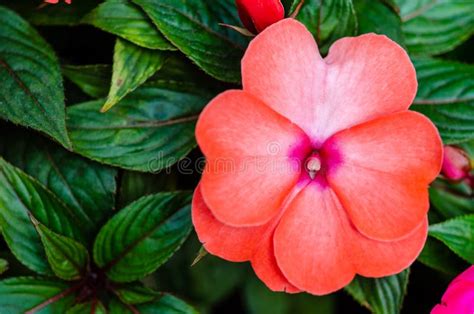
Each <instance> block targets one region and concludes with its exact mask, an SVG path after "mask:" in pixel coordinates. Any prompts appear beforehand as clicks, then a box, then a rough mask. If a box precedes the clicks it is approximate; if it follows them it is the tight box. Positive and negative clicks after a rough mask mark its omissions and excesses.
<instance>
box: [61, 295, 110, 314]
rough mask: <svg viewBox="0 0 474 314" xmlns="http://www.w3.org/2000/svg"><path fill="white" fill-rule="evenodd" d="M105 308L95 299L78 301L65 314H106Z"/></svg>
mask: <svg viewBox="0 0 474 314" xmlns="http://www.w3.org/2000/svg"><path fill="white" fill-rule="evenodd" d="M107 313H108V312H107V309H106V308H105V306H104V305H103V304H102V302H100V301H99V300H97V299H94V300H92V301H90V302H87V303H79V304H76V305H74V306H73V307H72V308H70V309H69V310H68V311H67V312H66V314H107Z"/></svg>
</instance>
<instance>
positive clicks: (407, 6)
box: [396, 0, 474, 55]
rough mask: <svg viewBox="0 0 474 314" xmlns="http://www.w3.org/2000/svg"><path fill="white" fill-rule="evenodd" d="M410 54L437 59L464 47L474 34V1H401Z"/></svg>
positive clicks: (401, 11) (399, 1)
mask: <svg viewBox="0 0 474 314" xmlns="http://www.w3.org/2000/svg"><path fill="white" fill-rule="evenodd" d="M396 2H397V3H398V5H399V6H400V15H401V17H402V21H403V33H404V35H405V39H406V44H407V46H408V50H409V51H410V53H412V54H416V55H437V54H441V53H443V52H447V51H450V50H452V49H453V48H455V47H456V46H458V45H460V44H461V43H463V42H464V41H465V40H467V39H468V38H469V37H470V36H471V35H472V34H473V33H474V14H473V9H472V6H473V4H472V1H470V0H437V1H431V0H397V1H396Z"/></svg>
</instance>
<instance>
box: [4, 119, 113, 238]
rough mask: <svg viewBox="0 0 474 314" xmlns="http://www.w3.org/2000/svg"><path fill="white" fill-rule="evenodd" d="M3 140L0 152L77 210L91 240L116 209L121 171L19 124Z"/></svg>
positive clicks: (69, 209)
mask: <svg viewBox="0 0 474 314" xmlns="http://www.w3.org/2000/svg"><path fill="white" fill-rule="evenodd" d="M0 132H1V133H3V132H5V134H11V136H9V137H7V138H5V139H2V141H0V155H2V156H3V157H4V158H5V159H6V160H7V161H9V162H10V163H12V164H13V165H14V166H16V167H18V168H20V169H22V170H23V171H25V172H26V173H27V174H29V175H30V176H33V177H34V178H35V179H37V180H38V181H39V182H41V183H42V184H43V185H44V186H45V187H46V188H48V189H49V190H50V191H51V192H53V193H54V194H55V196H56V197H57V198H59V199H60V200H61V201H62V202H63V203H64V204H65V205H66V206H67V208H68V211H71V212H73V213H74V215H75V216H76V217H77V221H78V224H79V225H80V226H81V230H83V234H84V235H86V238H87V239H88V240H92V239H93V238H94V237H95V234H96V232H97V231H98V229H99V228H100V224H101V223H102V222H103V221H104V219H105V218H106V217H107V216H108V215H110V214H111V213H112V211H113V207H114V200H115V190H116V183H115V176H116V175H117V171H116V170H115V169H112V168H109V167H107V166H103V165H100V164H97V163H95V162H93V161H90V160H87V159H85V158H82V157H80V156H78V155H76V154H73V153H70V152H68V151H67V150H65V149H63V148H62V147H59V146H58V145H55V144H53V143H51V142H49V141H46V140H44V139H43V138H41V137H39V136H37V135H35V134H32V133H31V132H27V131H25V130H21V129H17V128H0Z"/></svg>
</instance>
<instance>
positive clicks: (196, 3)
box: [133, 0, 248, 83]
mask: <svg viewBox="0 0 474 314" xmlns="http://www.w3.org/2000/svg"><path fill="white" fill-rule="evenodd" d="M133 2H135V3H136V4H138V5H139V6H141V7H142V8H143V10H144V11H145V12H146V13H147V14H148V15H149V16H150V18H151V19H152V20H153V22H154V23H155V24H156V25H157V26H158V29H159V30H160V31H161V32H162V33H163V34H164V35H165V37H166V38H168V39H169V40H170V41H171V42H172V43H173V44H174V45H175V46H176V47H177V48H178V49H179V50H181V51H182V52H183V53H184V54H185V55H186V56H188V57H189V58H190V59H191V60H192V61H194V62H195V63H196V64H197V65H198V66H199V67H201V68H202V69H203V70H204V71H205V72H207V73H208V74H210V75H211V76H213V77H215V78H217V79H219V80H222V81H226V82H235V83H240V60H241V59H242V56H243V54H244V50H245V47H246V45H247V40H248V39H246V38H244V36H242V35H240V34H238V33H237V32H235V31H233V30H230V29H228V28H227V27H223V26H221V25H219V23H225V24H231V25H239V24H240V21H239V19H238V16H237V10H235V9H234V8H235V4H234V1H233V0H214V1H213V2H212V5H209V3H207V2H206V1H202V0H133Z"/></svg>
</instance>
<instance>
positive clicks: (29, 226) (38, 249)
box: [0, 158, 83, 274]
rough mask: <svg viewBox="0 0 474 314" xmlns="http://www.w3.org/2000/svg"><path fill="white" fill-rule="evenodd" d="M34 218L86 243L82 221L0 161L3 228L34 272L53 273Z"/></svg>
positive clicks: (15, 251)
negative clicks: (79, 227)
mask: <svg viewBox="0 0 474 314" xmlns="http://www.w3.org/2000/svg"><path fill="white" fill-rule="evenodd" d="M30 215H32V216H33V217H35V218H36V219H37V220H38V221H40V222H41V223H42V224H44V225H46V226H47V227H48V228H50V229H51V230H53V231H54V232H56V233H59V234H61V235H64V236H68V237H71V238H73V239H75V240H82V239H83V236H82V235H81V233H80V231H79V230H78V228H77V226H78V221H79V220H78V219H77V217H76V216H75V215H74V213H72V212H70V211H69V210H68V209H67V208H66V207H65V206H64V205H63V204H62V203H61V202H60V201H59V200H58V199H57V198H56V197H55V196H54V195H53V194H52V193H51V192H50V191H49V190H47V189H46V188H45V187H44V186H42V185H41V184H40V183H39V182H37V181H36V180H34V179H33V178H31V177H29V176H27V175H26V174H25V173H23V172H22V171H21V170H19V169H17V168H15V167H13V166H11V165H10V164H8V163H7V162H6V161H5V160H3V159H2V158H0V227H1V229H2V233H3V237H4V239H5V241H6V243H7V244H8V246H9V247H10V250H11V251H12V253H13V254H14V255H15V257H16V258H18V260H19V261H20V262H21V263H23V264H24V265H25V266H27V267H28V268H30V269H31V270H33V271H36V272H38V273H41V274H51V269H50V267H49V265H48V263H47V261H46V256H45V252H44V248H43V247H42V245H41V241H40V238H39V235H38V233H37V231H36V230H35V227H34V225H33V223H32V222H31V220H30Z"/></svg>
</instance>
